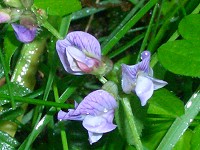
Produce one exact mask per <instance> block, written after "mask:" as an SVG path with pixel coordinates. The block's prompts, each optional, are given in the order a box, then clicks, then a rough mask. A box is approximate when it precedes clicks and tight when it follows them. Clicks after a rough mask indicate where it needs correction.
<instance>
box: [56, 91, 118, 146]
mask: <svg viewBox="0 0 200 150" xmlns="http://www.w3.org/2000/svg"><path fill="white" fill-rule="evenodd" d="M116 107H117V103H116V100H115V99H114V97H113V96H111V95H110V94H109V93H108V92H106V91H104V90H96V91H94V92H92V93H90V94H88V95H87V96H86V97H85V98H84V99H83V101H82V102H81V103H80V104H79V105H78V104H77V103H75V109H69V111H68V112H67V113H66V112H64V111H62V110H61V111H59V113H58V116H57V117H58V120H60V121H61V120H79V121H83V122H82V124H83V127H84V128H85V129H87V130H88V135H89V142H90V144H92V143H95V142H97V141H98V140H99V139H100V138H101V137H102V135H103V133H106V132H110V131H112V130H114V129H115V128H116V125H114V124H113V123H112V122H113V118H114V109H115V108H116Z"/></svg>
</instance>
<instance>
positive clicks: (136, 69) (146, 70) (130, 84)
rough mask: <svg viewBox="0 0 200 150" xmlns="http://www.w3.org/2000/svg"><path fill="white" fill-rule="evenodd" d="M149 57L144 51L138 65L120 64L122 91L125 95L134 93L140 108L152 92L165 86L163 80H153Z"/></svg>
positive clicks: (147, 52) (148, 53)
mask: <svg viewBox="0 0 200 150" xmlns="http://www.w3.org/2000/svg"><path fill="white" fill-rule="evenodd" d="M150 56H151V54H150V52H149V51H144V52H143V53H142V54H141V59H142V61H141V62H139V63H138V64H136V65H132V66H129V65H126V64H122V89H123V91H124V92H125V93H127V94H129V93H131V92H135V93H136V95H137V96H138V97H139V99H140V101H141V105H142V106H144V105H146V103H147V101H148V99H149V98H150V97H151V96H152V95H153V91H154V90H157V89H159V88H162V87H163V86H165V85H166V84H167V82H165V81H163V80H158V79H155V78H153V70H152V68H151V67H150V66H149V62H150Z"/></svg>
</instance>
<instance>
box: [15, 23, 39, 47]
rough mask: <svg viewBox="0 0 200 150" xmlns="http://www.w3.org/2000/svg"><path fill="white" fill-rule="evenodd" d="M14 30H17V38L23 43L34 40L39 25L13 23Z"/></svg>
mask: <svg viewBox="0 0 200 150" xmlns="http://www.w3.org/2000/svg"><path fill="white" fill-rule="evenodd" d="M11 25H12V27H13V29H14V31H15V36H16V38H17V39H18V40H19V41H20V42H23V43H30V42H32V41H33V40H34V38H35V36H36V33H37V27H34V26H33V27H31V28H28V27H25V26H23V25H20V24H15V23H12V24H11Z"/></svg>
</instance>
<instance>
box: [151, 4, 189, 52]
mask: <svg viewBox="0 0 200 150" xmlns="http://www.w3.org/2000/svg"><path fill="white" fill-rule="evenodd" d="M187 1H188V0H184V1H183V2H182V3H181V4H180V5H178V6H174V8H171V9H172V11H171V12H169V14H168V15H167V16H166V19H165V21H164V23H163V25H162V27H161V28H160V30H159V31H158V33H157V35H156V37H155V39H154V40H153V41H152V42H151V43H150V44H149V46H148V49H149V50H150V51H151V52H152V53H153V52H154V51H155V50H156V48H157V47H158V45H159V44H160V41H161V40H162V38H163V37H164V35H165V33H166V31H167V30H168V28H169V25H170V23H171V21H170V20H171V18H172V17H173V16H174V15H175V13H177V11H178V10H180V8H181V7H182V6H183V5H185V4H186V2H187Z"/></svg>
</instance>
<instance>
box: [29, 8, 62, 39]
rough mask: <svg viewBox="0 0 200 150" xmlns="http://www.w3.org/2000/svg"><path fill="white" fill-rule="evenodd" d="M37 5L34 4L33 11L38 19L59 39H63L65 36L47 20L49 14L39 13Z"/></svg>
mask: <svg viewBox="0 0 200 150" xmlns="http://www.w3.org/2000/svg"><path fill="white" fill-rule="evenodd" d="M37 10H38V9H37V7H36V6H32V11H33V13H34V14H35V15H36V17H37V21H38V22H39V24H41V25H42V26H43V27H45V28H46V29H47V30H48V31H49V32H51V33H52V34H53V35H54V36H55V37H56V38H57V39H63V37H62V36H61V35H60V33H58V31H57V30H56V29H55V28H54V27H53V26H52V25H51V24H50V23H49V22H48V21H47V16H42V14H39V13H38V11H37Z"/></svg>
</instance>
